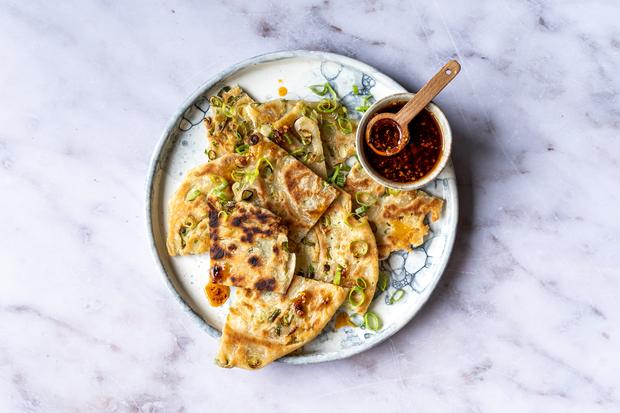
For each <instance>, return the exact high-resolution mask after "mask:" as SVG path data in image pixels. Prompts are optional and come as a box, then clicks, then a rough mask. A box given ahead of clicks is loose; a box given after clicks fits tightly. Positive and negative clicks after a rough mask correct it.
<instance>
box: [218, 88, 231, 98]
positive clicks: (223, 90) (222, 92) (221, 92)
mask: <svg viewBox="0 0 620 413" xmlns="http://www.w3.org/2000/svg"><path fill="white" fill-rule="evenodd" d="M229 90H230V86H224V87H222V88H221V89H220V90H219V91H218V92H217V95H218V96H222V95H224V93H226V92H228V91H229Z"/></svg>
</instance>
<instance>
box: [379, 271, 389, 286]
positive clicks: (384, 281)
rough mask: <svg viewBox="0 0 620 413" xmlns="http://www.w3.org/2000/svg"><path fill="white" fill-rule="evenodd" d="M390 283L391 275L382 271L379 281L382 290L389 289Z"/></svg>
mask: <svg viewBox="0 0 620 413" xmlns="http://www.w3.org/2000/svg"><path fill="white" fill-rule="evenodd" d="M389 283H390V276H389V275H387V274H386V273H385V272H381V273H380V274H379V281H378V282H377V287H379V289H380V290H381V291H385V290H387V288H388V285H389Z"/></svg>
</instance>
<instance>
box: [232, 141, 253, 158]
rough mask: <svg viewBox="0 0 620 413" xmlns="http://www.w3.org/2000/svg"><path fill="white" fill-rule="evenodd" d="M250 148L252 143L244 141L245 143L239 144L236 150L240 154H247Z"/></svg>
mask: <svg viewBox="0 0 620 413" xmlns="http://www.w3.org/2000/svg"><path fill="white" fill-rule="evenodd" d="M249 150H250V145H248V144H247V143H244V144H243V145H239V146H237V147H236V148H235V152H236V153H238V154H239V155H245V154H246V153H248V151H249Z"/></svg>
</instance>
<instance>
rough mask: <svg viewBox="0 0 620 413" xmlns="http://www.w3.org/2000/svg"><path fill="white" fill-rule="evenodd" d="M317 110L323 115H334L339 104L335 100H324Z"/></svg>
mask: <svg viewBox="0 0 620 413" xmlns="http://www.w3.org/2000/svg"><path fill="white" fill-rule="evenodd" d="M316 109H317V110H318V111H319V112H321V113H332V112H333V111H335V110H336V109H338V103H337V102H336V101H333V100H329V99H323V100H322V101H320V102H319V104H318V105H317V106H316Z"/></svg>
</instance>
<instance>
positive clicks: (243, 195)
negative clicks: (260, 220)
mask: <svg viewBox="0 0 620 413" xmlns="http://www.w3.org/2000/svg"><path fill="white" fill-rule="evenodd" d="M253 196H254V192H252V191H251V190H249V189H245V190H244V191H243V192H242V193H241V199H243V200H244V201H249V200H250V199H252V197H253Z"/></svg>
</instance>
